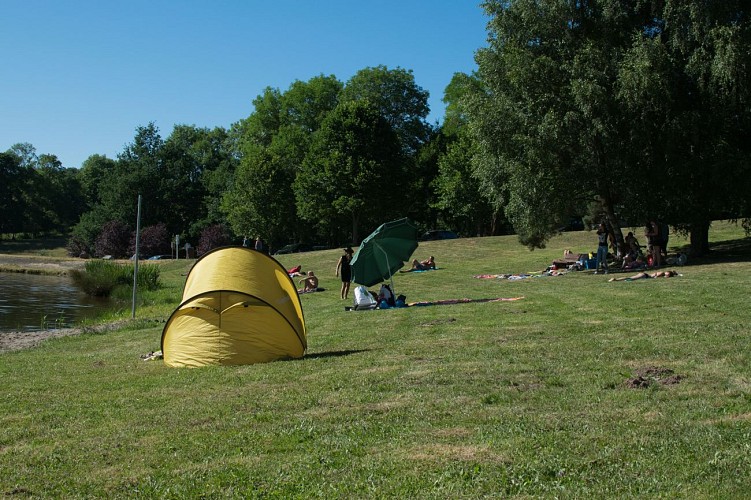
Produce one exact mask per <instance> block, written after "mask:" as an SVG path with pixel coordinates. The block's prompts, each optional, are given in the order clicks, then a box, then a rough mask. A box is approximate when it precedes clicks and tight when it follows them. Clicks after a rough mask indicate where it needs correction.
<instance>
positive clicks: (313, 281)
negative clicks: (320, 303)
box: [297, 271, 318, 293]
mask: <svg viewBox="0 0 751 500" xmlns="http://www.w3.org/2000/svg"><path fill="white" fill-rule="evenodd" d="M303 282H304V283H305V286H304V287H303V288H301V289H299V290H298V291H297V293H308V292H316V291H318V276H316V275H315V274H314V273H313V271H308V275H307V276H306V277H305V278H303V279H301V280H300V281H299V283H300V284H302V283H303Z"/></svg>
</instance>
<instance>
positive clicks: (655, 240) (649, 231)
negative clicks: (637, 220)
mask: <svg viewBox="0 0 751 500" xmlns="http://www.w3.org/2000/svg"><path fill="white" fill-rule="evenodd" d="M644 236H646V237H647V241H648V242H649V247H650V253H651V255H652V266H653V267H660V265H661V264H662V247H661V245H662V239H661V236H660V226H658V225H657V222H655V221H650V222H649V223H647V225H646V226H645V228H644Z"/></svg>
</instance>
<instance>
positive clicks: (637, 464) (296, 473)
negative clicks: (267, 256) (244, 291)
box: [0, 223, 751, 498]
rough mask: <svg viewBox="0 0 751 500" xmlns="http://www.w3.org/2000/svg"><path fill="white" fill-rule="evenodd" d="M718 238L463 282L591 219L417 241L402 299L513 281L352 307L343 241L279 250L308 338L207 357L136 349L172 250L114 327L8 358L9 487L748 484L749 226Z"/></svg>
mask: <svg viewBox="0 0 751 500" xmlns="http://www.w3.org/2000/svg"><path fill="white" fill-rule="evenodd" d="M638 234H640V233H638ZM710 238H711V240H712V245H713V248H715V249H720V250H722V251H721V252H720V251H718V252H715V254H716V255H715V256H714V257H713V258H711V259H705V260H702V261H697V262H690V263H689V265H688V266H686V267H683V268H680V269H679V271H680V272H681V273H682V276H679V277H675V278H670V279H653V280H641V281H635V282H617V283H615V282H614V283H611V282H608V281H607V280H608V278H609V276H600V275H592V274H590V273H589V272H580V273H570V274H567V275H564V276H558V277H541V278H530V279H526V280H521V281H510V280H499V279H475V278H473V276H474V275H478V274H499V273H521V272H530V271H539V270H542V269H544V268H545V267H546V266H547V265H548V264H549V263H550V262H551V261H552V260H553V259H554V258H558V257H560V256H562V254H563V250H564V249H571V250H572V251H574V252H585V251H590V250H592V249H595V248H596V235H594V233H593V232H572V233H565V234H563V235H561V236H559V237H557V238H556V239H554V240H553V241H551V242H550V243H549V245H548V248H547V249H544V250H536V251H534V252H530V251H528V250H526V248H524V247H522V246H520V245H519V244H518V242H517V240H516V238H515V237H514V236H508V237H494V238H478V239H459V240H449V241H439V242H426V243H424V244H421V245H420V247H419V248H418V250H417V253H416V257H418V258H420V259H422V258H426V257H427V256H428V255H431V254H432V255H435V256H436V260H437V263H438V266H439V268H440V269H439V270H437V271H431V272H425V273H407V274H399V275H397V276H396V277H395V278H394V282H395V287H396V292H397V293H403V294H405V295H406V296H407V301H408V302H412V301H432V300H439V299H452V298H473V299H482V298H497V297H524V298H523V299H521V300H518V301H513V302H476V303H467V304H457V305H436V306H430V307H411V308H406V309H392V310H385V311H365V312H345V311H344V306H345V305H347V306H349V305H351V301H346V302H345V301H342V300H340V299H339V282H338V281H337V278H336V277H335V276H334V268H335V265H336V261H337V258H338V257H339V254H340V251H339V250H329V251H323V252H312V253H305V254H296V255H285V256H281V257H280V259H279V260H280V261H281V262H282V263H283V264H284V265H285V266H287V267H292V266H293V265H296V264H302V266H303V269H304V270H309V269H312V270H314V271H316V274H317V275H319V276H320V279H321V283H320V285H321V286H322V287H325V288H326V290H327V291H326V292H323V293H315V294H308V295H304V296H303V297H302V301H303V308H304V313H305V319H306V325H307V329H308V345H309V349H308V353H307V355H306V357H305V358H304V359H302V360H296V361H286V362H276V363H268V364H261V365H252V366H238V367H211V368H201V369H171V368H167V367H165V366H164V365H163V363H162V362H161V361H149V362H144V361H141V359H140V358H139V355H141V354H145V353H148V352H149V351H152V350H156V349H159V343H160V338H161V330H162V327H163V323H164V321H165V320H166V318H167V317H168V316H169V314H170V313H171V312H172V309H173V308H174V307H175V306H176V305H177V304H178V302H179V300H180V294H181V290H182V284H183V281H184V279H185V278H184V274H185V273H186V272H187V270H188V265H189V263H186V262H185V261H177V262H160V263H159V265H160V266H162V277H163V281H164V283H165V288H164V289H162V290H161V291H160V292H158V293H155V294H151V295H147V296H144V297H143V298H142V299H141V302H142V303H141V305H140V306H139V310H138V313H137V316H138V319H136V320H134V321H131V322H130V323H129V324H128V325H127V326H126V327H124V328H123V329H121V330H118V331H114V332H108V333H104V334H96V333H88V334H84V335H81V336H77V337H66V338H61V339H54V340H50V341H47V342H45V343H44V344H42V345H41V346H40V347H38V348H34V349H30V350H26V351H17V352H13V353H7V354H2V355H0V380H2V382H3V383H2V398H0V494H3V495H9V496H10V495H29V496H39V497H49V496H59V497H74V496H79V497H147V498H153V497H165V498H184V497H189V498H196V497H250V498H253V497H284V498H289V497H293V498H294V497H297V498H311V497H320V498H331V497H334V498H336V497H340V498H350V497H358V498H362V497H401V498H403V497H410V496H411V497H417V498H478V497H483V496H489V497H496V496H501V497H502V496H543V497H595V498H596V497H691V498H696V497H699V498H701V497H711V498H738V497H748V495H749V491H751V474H749V471H750V470H751V335H749V333H750V332H749V326H748V325H749V324H751V308H749V306H748V294H749V290H751V250H750V249H751V243H750V242H749V240H748V239H744V238H743V231H742V230H741V229H740V228H738V227H736V226H734V225H730V224H726V223H717V224H715V225H714V226H713V228H712V230H711V231H710ZM640 239H643V238H640ZM683 244H685V240H684V239H682V238H681V237H679V236H677V235H671V244H670V246H671V250H673V251H675V250H676V248H677V247H679V246H681V245H683ZM120 314H122V315H123V316H124V317H129V315H130V309H129V307H128V308H127V309H124V310H123V311H121V313H120Z"/></svg>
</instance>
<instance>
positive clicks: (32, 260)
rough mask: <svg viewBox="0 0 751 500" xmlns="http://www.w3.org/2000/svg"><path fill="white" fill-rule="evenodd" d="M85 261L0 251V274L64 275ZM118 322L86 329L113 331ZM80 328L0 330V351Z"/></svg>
mask: <svg viewBox="0 0 751 500" xmlns="http://www.w3.org/2000/svg"><path fill="white" fill-rule="evenodd" d="M85 264H86V261H85V260H83V259H71V258H68V259H60V258H54V257H43V256H36V255H28V256H27V255H5V254H0V276H2V274H1V273H3V272H8V273H28V274H49V275H55V276H65V275H67V274H69V273H70V271H72V270H74V269H83V267H84V265H85ZM121 323H122V322H115V323H111V324H105V325H99V326H94V327H87V329H88V330H89V331H95V332H102V331H107V330H113V329H115V328H117V327H118V326H120V324H121ZM83 331H84V329H83V328H58V329H55V330H39V331H29V332H23V331H12V332H0V353H4V352H10V351H18V350H21V349H28V348H31V347H34V346H37V345H39V344H40V343H41V342H43V341H45V340H47V339H51V338H55V337H65V336H68V335H80V334H81V333H83Z"/></svg>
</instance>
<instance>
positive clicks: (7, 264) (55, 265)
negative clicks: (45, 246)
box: [0, 254, 86, 276]
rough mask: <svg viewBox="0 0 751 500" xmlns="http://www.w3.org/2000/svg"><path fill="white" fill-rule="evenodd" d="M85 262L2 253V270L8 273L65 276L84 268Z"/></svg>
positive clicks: (82, 260) (72, 259)
mask: <svg viewBox="0 0 751 500" xmlns="http://www.w3.org/2000/svg"><path fill="white" fill-rule="evenodd" d="M85 264H86V261H85V260H84V259H74V258H56V257H41V256H38V255H4V254H0V272H6V273H29V274H50V275H55V276H64V275H67V274H68V273H70V271H71V270H73V269H83V267H84V265H85Z"/></svg>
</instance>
